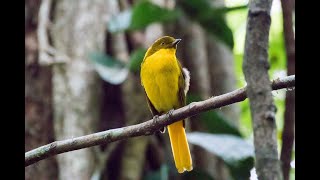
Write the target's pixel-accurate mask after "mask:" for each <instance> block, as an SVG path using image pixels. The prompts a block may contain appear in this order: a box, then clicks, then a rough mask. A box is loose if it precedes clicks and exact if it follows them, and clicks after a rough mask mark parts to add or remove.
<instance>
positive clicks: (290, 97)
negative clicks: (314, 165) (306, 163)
mask: <svg viewBox="0 0 320 180" xmlns="http://www.w3.org/2000/svg"><path fill="white" fill-rule="evenodd" d="M281 5H282V12H283V30H284V39H285V46H286V54H287V75H292V74H295V39H294V32H293V24H292V13H293V7H294V0H288V1H284V0H281ZM294 124H295V91H294V90H293V91H287V92H286V102H285V114H284V126H283V132H282V149H281V156H280V159H281V162H282V172H283V179H284V180H289V178H290V169H291V165H290V163H291V157H292V148H293V143H294Z"/></svg>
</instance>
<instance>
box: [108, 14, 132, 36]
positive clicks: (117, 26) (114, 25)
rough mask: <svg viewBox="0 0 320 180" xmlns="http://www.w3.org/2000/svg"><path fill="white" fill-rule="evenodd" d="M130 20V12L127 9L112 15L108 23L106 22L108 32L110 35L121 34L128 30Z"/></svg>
mask: <svg viewBox="0 0 320 180" xmlns="http://www.w3.org/2000/svg"><path fill="white" fill-rule="evenodd" d="M131 19H132V10H131V9H128V10H125V11H122V12H121V13H118V14H117V15H114V16H113V17H112V18H111V19H110V21H108V27H107V28H108V30H109V31H110V32H111V33H114V32H118V31H119V32H121V31H124V30H126V29H128V28H129V26H130V23H131Z"/></svg>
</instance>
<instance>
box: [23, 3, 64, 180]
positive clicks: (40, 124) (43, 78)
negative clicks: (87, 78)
mask: <svg viewBox="0 0 320 180" xmlns="http://www.w3.org/2000/svg"><path fill="white" fill-rule="evenodd" d="M25 3H26V4H25V6H26V11H27V12H28V13H27V14H26V19H25V151H29V150H31V149H34V148H37V147H39V146H42V145H45V144H48V143H50V142H52V141H54V137H53V121H52V106H51V105H52V91H51V88H52V84H51V78H52V72H51V68H50V67H42V66H40V65H39V63H38V42H37V33H36V30H37V29H36V28H37V19H38V18H37V17H38V11H39V5H40V2H39V1H26V2H25ZM57 176H58V171H57V162H56V158H55V157H52V158H49V159H47V160H44V161H41V162H39V163H37V164H35V165H31V166H28V167H26V168H25V179H30V180H31V179H34V177H37V178H38V179H57Z"/></svg>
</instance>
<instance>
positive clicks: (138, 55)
mask: <svg viewBox="0 0 320 180" xmlns="http://www.w3.org/2000/svg"><path fill="white" fill-rule="evenodd" d="M146 51H147V50H146V49H144V48H140V49H136V50H135V51H133V52H132V53H131V55H130V63H129V65H128V66H129V69H130V70H131V71H133V72H139V71H140V65H141V62H142V61H143V58H144V54H145V53H146Z"/></svg>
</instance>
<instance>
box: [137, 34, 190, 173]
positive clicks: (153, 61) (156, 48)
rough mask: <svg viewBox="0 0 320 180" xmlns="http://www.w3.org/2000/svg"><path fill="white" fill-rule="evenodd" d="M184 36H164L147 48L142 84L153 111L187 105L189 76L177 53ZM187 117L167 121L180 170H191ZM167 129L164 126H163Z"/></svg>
mask: <svg viewBox="0 0 320 180" xmlns="http://www.w3.org/2000/svg"><path fill="white" fill-rule="evenodd" d="M180 41H181V39H175V38H173V37H170V36H164V37H161V38H159V39H158V40H156V41H155V42H154V43H153V44H152V46H151V47H149V49H148V50H147V52H146V54H145V56H144V59H143V62H142V63H141V71H140V76H141V84H142V86H143V87H144V90H145V92H146V96H147V101H148V105H149V108H150V111H151V112H152V114H153V115H154V116H155V115H161V114H164V113H167V112H168V111H170V110H172V109H177V108H180V107H183V106H185V105H186V93H187V92H188V89H189V82H190V76H189V71H188V70H187V69H186V68H182V67H181V64H180V62H179V61H178V59H177V57H176V50H177V44H178V43H179V42H180ZM184 127H185V124H184V120H180V121H177V122H175V123H173V124H170V125H168V127H167V128H168V133H169V138H170V142H171V149H172V153H173V158H174V162H175V165H176V168H177V170H178V172H179V173H183V172H184V171H185V170H187V171H191V170H192V168H193V167H192V159H191V155H190V150H189V145H188V141H187V137H186V132H185V128H184ZM163 132H164V130H163Z"/></svg>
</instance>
